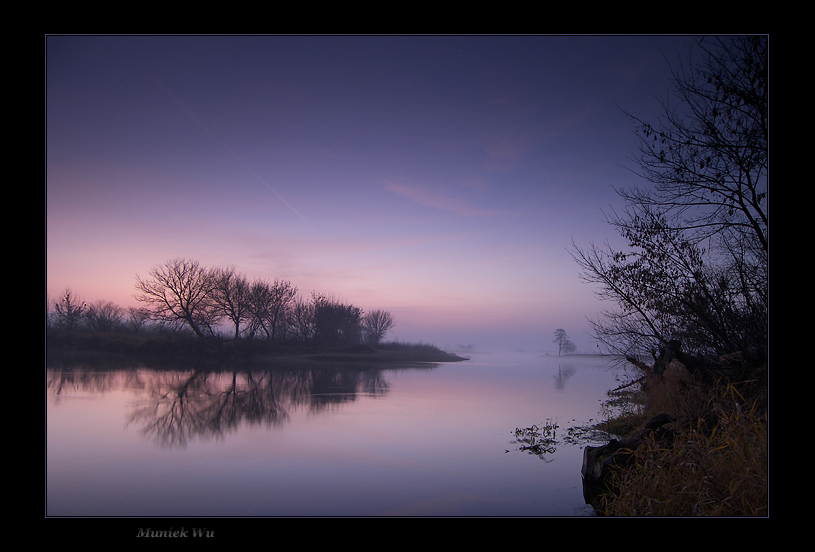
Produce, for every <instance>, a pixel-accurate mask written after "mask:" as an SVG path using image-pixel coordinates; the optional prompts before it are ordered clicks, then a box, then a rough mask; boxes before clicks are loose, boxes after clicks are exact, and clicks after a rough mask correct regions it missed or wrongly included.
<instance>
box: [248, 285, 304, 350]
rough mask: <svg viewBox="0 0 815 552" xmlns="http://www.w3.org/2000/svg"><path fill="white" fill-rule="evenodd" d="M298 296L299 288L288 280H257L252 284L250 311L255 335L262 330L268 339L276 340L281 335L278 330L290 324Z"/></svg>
mask: <svg viewBox="0 0 815 552" xmlns="http://www.w3.org/2000/svg"><path fill="white" fill-rule="evenodd" d="M296 295H297V288H296V287H295V286H293V285H292V283H291V282H289V281H288V280H275V281H274V282H272V283H269V282H267V281H265V280H257V281H255V282H254V283H252V285H251V288H250V293H249V309H250V312H251V314H252V317H251V324H252V330H253V333H254V332H255V331H257V330H258V329H261V330H263V332H264V333H265V334H266V338H267V339H275V337H277V336H278V335H279V334H277V333H276V332H277V330H278V329H280V328H285V326H286V325H287V324H288V319H289V314H290V310H291V308H292V304H293V301H294V298H295V296H296Z"/></svg>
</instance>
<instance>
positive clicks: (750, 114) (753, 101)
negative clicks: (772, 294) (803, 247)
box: [618, 36, 769, 251]
mask: <svg viewBox="0 0 815 552" xmlns="http://www.w3.org/2000/svg"><path fill="white" fill-rule="evenodd" d="M699 47H700V48H699V49H700V52H701V57H700V58H696V57H693V56H692V55H689V56H688V57H687V59H686V60H685V63H684V64H681V65H680V66H679V68H678V69H677V70H675V71H674V78H673V87H672V90H671V92H672V94H670V95H669V96H668V98H667V99H666V100H665V102H664V103H663V112H664V116H663V117H662V118H661V119H660V120H659V121H658V122H657V123H656V124H651V123H649V122H646V121H643V120H641V119H639V118H638V117H634V116H632V119H633V120H634V122H635V124H636V125H637V126H638V135H639V137H640V145H639V152H638V155H637V157H636V159H635V161H636V163H637V165H638V167H639V170H638V171H637V174H638V175H639V176H641V177H642V178H644V179H645V180H647V181H648V182H649V183H650V184H651V186H650V187H648V188H644V189H643V188H630V189H621V190H618V191H619V192H620V194H621V195H622V196H623V197H624V198H626V199H628V200H629V203H630V204H631V205H634V206H641V207H648V208H650V209H652V210H655V211H656V212H658V213H659V214H660V215H661V216H663V217H664V219H665V220H667V221H670V222H671V224H672V227H674V228H679V229H682V230H685V231H686V233H688V237H689V238H690V237H691V235H693V238H694V241H697V242H698V241H699V240H704V239H707V238H709V237H711V236H719V237H720V238H721V239H730V238H733V237H736V236H738V239H739V241H742V240H743V239H744V237H745V236H749V239H750V240H751V241H755V242H756V243H757V244H758V248H759V249H760V250H762V251H767V250H768V248H769V237H768V226H769V215H768V211H767V207H768V197H767V191H768V190H767V177H768V172H767V171H768V164H767V163H768V156H767V151H768V150H767V148H768V142H769V122H768V71H767V63H768V57H767V37H766V36H737V37H724V38H719V37H713V38H705V39H703V40H701V41H700V43H699ZM621 223H622V225H623V226H627V225H626V221H624V220H623V221H621ZM725 231H728V232H729V235H725ZM734 232H735V235H734Z"/></svg>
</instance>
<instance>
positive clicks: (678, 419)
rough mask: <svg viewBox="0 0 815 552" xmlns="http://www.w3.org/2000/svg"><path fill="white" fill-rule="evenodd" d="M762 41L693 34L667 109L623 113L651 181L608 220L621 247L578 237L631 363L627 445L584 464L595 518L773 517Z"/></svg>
mask: <svg viewBox="0 0 815 552" xmlns="http://www.w3.org/2000/svg"><path fill="white" fill-rule="evenodd" d="M767 41H768V38H767V37H766V36H736V37H705V38H703V39H700V41H699V43H698V48H697V49H695V50H694V51H692V52H690V53H689V54H688V56H687V57H686V58H685V62H684V63H682V64H681V66H680V67H679V68H677V69H675V70H674V81H673V87H672V90H671V93H670V94H669V96H668V98H667V99H666V101H665V102H664V116H663V117H662V118H661V119H660V120H659V121H657V122H655V123H650V122H645V121H642V120H640V119H638V118H637V117H632V120H633V121H634V123H635V125H636V129H637V134H638V136H639V139H640V148H639V151H638V155H637V157H636V158H635V163H636V169H635V170H634V172H635V173H637V175H638V176H640V177H642V179H643V181H644V182H646V184H645V185H644V186H642V187H632V188H630V189H622V190H618V192H619V194H620V195H621V197H622V198H624V199H625V202H626V208H625V211H624V212H623V213H614V214H613V215H612V216H610V217H609V223H610V224H611V225H612V227H614V228H615V229H616V230H617V231H618V232H619V234H620V235H621V236H622V237H623V239H624V240H625V241H626V242H627V245H628V247H627V248H626V249H616V248H612V247H611V246H608V245H607V246H603V247H599V246H595V245H590V246H588V247H582V248H579V247H577V246H575V247H574V250H573V251H574V257H575V260H576V261H577V262H578V264H579V265H580V266H581V268H582V269H583V272H582V274H583V277H584V279H585V280H586V281H588V282H590V283H592V284H594V285H596V286H597V288H598V289H599V290H600V291H599V295H600V296H601V297H602V298H603V299H605V300H608V301H610V302H611V303H612V304H613V305H615V308H612V309H610V310H609V311H608V312H606V313H604V314H603V315H602V316H601V317H600V319H598V320H597V321H596V322H595V323H594V330H595V335H596V338H597V340H598V342H600V343H601V344H602V346H603V347H604V348H605V350H606V351H605V352H609V353H613V354H617V355H619V356H620V357H621V358H624V359H626V361H627V363H628V364H630V365H632V366H634V367H635V368H636V369H637V370H638V371H639V374H638V377H635V378H634V380H633V381H632V382H631V383H630V384H629V385H628V386H626V387H625V388H624V389H620V390H618V392H619V393H628V398H629V399H631V400H633V401H634V402H633V403H631V404H633V405H634V407H632V408H631V409H629V410H628V411H627V412H624V413H622V414H621V415H619V416H617V417H616V418H615V419H613V420H610V421H609V425H608V427H607V429H608V430H609V431H611V432H612V433H614V434H616V435H619V436H620V439H619V440H613V441H612V442H611V443H609V445H610V446H608V448H607V449H604V450H603V451H600V452H604V453H607V454H606V456H604V457H602V456H601V457H598V458H597V460H598V461H597V462H593V460H594V459H592V462H589V464H590V468H592V469H591V470H588V471H589V473H592V474H594V473H601V472H602V474H603V477H602V478H600V480H599V482H598V483H599V491H600V494H599V495H598V496H593V497H592V501H593V502H594V504H595V507H596V508H598V510H599V511H600V512H602V513H605V514H608V515H660V516H702V515H725V516H742V515H747V516H766V515H767V514H768V507H769V505H768V495H769V492H768V491H769V489H768V416H769V415H768V411H769V398H768V377H769V372H768V364H769V356H768V354H769V342H768V336H769V318H768V313H769V281H768V273H769V216H768V201H769V196H768V157H767V152H768V149H767V148H768V140H769V126H768V95H767V93H768V87H767V86H768V74H767V61H768V59H767ZM656 421H659V424H658V427H657V425H656V424H655V422H656ZM612 424H613V425H612ZM588 452H592V454H595V453H596V452H598V451H588ZM594 468H597V469H596V471H595V470H594ZM585 473H586V463H585V462H584V474H585ZM584 477H585V475H584Z"/></svg>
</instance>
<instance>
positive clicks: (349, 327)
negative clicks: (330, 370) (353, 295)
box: [312, 293, 362, 347]
mask: <svg viewBox="0 0 815 552" xmlns="http://www.w3.org/2000/svg"><path fill="white" fill-rule="evenodd" d="M312 302H313V304H314V340H315V341H316V342H317V344H318V345H321V346H328V347H335V346H344V345H356V344H358V343H359V342H360V341H361V340H362V323H361V319H362V310H361V309H359V308H358V307H355V306H354V305H351V304H348V303H343V302H342V301H340V300H338V299H336V298H333V297H330V296H327V295H324V294H319V293H314V294H312Z"/></svg>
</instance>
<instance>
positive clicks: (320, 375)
mask: <svg viewBox="0 0 815 552" xmlns="http://www.w3.org/2000/svg"><path fill="white" fill-rule="evenodd" d="M52 364H53V365H51V366H49V367H48V370H47V373H46V377H47V392H48V395H49V396H50V397H52V398H53V400H55V401H59V400H60V399H61V398H62V397H63V396H66V395H69V394H74V393H106V392H111V391H116V390H122V389H126V390H128V392H130V393H131V394H132V395H133V397H134V398H135V400H134V402H133V405H132V410H131V413H130V416H129V423H131V424H134V425H136V426H138V427H139V430H140V432H141V433H142V434H143V435H145V436H146V437H149V438H151V439H153V440H154V441H155V442H157V443H158V444H160V445H161V446H164V447H185V446H186V445H187V444H188V443H189V442H190V441H191V440H193V439H219V438H222V437H224V436H225V435H226V434H227V433H229V432H232V431H236V430H237V429H238V428H239V427H240V426H242V425H248V426H253V425H264V426H266V427H271V426H277V425H280V424H283V423H285V422H286V421H287V420H288V419H289V416H290V415H291V413H293V411H295V410H298V409H305V410H307V411H309V412H319V411H323V410H326V409H336V408H339V407H341V406H342V405H343V404H345V403H349V402H354V401H356V400H357V398H358V397H359V396H361V395H366V396H373V397H382V396H384V395H386V394H387V392H388V383H387V381H385V379H384V377H383V374H382V371H381V370H380V369H378V368H377V367H370V366H364V367H362V368H360V367H359V366H349V365H334V364H332V365H325V364H316V363H315V364H309V365H303V366H296V367H291V368H283V367H276V366H264V367H260V368H259V367H257V366H254V367H248V368H242V369H230V370H211V369H187V370H155V369H150V368H146V367H143V366H141V367H129V368H122V367H119V368H117V369H113V370H110V369H103V368H97V367H94V366H92V365H90V364H88V363H83V364H81V365H71V364H65V363H58V362H54V363H52ZM436 366H437V365H435V364H420V365H405V366H401V368H403V369H405V368H409V369H416V368H421V369H425V370H427V369H433V368H435V367H436ZM394 368H395V367H394V366H391V365H389V366H387V369H389V370H393V369H394ZM396 368H399V367H396Z"/></svg>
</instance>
